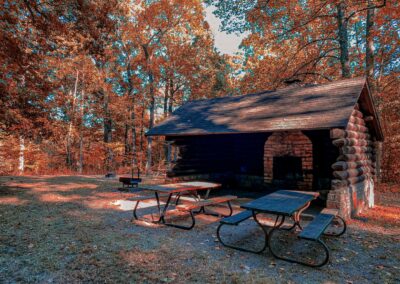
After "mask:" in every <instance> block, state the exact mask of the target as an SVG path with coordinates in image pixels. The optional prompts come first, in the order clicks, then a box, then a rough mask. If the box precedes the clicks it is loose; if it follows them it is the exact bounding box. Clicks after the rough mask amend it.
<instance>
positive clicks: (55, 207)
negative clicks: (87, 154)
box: [0, 176, 400, 283]
mask: <svg viewBox="0 0 400 284" xmlns="http://www.w3.org/2000/svg"><path fill="white" fill-rule="evenodd" d="M149 181H151V180H150V179H149ZM118 186H119V185H118V183H117V181H116V180H106V179H104V178H103V177H100V176H27V177H11V176H4V177H1V178H0V218H1V220H2V221H1V223H0V226H1V227H0V232H1V233H0V240H1V241H0V275H1V279H2V280H1V282H2V283H15V282H39V283H52V282H55V283H82V282H108V283H109V282H120V283H121V282H125V283H126V282H131V283H132V282H141V283H146V282H149V283H153V282H158V283H162V282H164V283H188V282H189V283H191V282H199V283H205V282H206V283H215V282H219V283H244V282H252V283H304V282H307V283H366V282H369V283H396V282H399V281H400V267H399V262H400V203H399V200H400V199H399V193H398V189H396V188H394V187H390V186H387V185H385V186H382V187H381V188H379V189H381V190H382V191H383V192H382V191H379V190H377V191H376V201H377V206H376V207H375V208H373V209H371V210H369V211H367V212H365V213H364V214H362V215H361V216H360V217H358V218H356V219H353V220H350V221H348V227H349V228H348V231H347V232H346V235H345V237H344V238H339V239H333V240H329V239H328V240H327V244H328V245H329V246H330V248H331V250H332V259H331V261H330V263H328V264H327V265H326V266H324V267H322V268H318V269H314V268H308V267H304V266H301V265H297V264H291V263H287V262H284V261H280V260H276V259H274V258H272V256H271V255H270V254H269V253H268V251H266V252H264V253H262V254H260V255H254V254H249V253H245V252H239V251H235V250H232V249H228V248H224V247H223V246H221V244H220V243H218V241H217V240H216V236H215V231H216V227H217V224H218V220H219V219H218V218H216V217H210V216H203V217H202V216H199V218H198V219H199V224H197V225H196V227H195V228H194V229H192V230H190V231H184V230H178V229H176V228H170V227H165V226H161V225H154V224H151V225H149V224H144V223H141V222H135V223H131V214H132V210H131V209H129V206H125V207H124V206H122V207H123V208H121V206H120V205H118V204H120V203H118V202H116V201H118V200H124V199H126V197H127V195H132V193H122V192H119V191H117V190H115V188H117V187H118ZM396 191H397V193H395V192H396ZM239 200H240V202H243V201H244V200H243V199H239ZM238 202H239V201H238ZM234 210H235V211H236V210H237V204H236V203H234Z"/></svg>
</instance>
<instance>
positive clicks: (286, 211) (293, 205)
mask: <svg viewBox="0 0 400 284" xmlns="http://www.w3.org/2000/svg"><path fill="white" fill-rule="evenodd" d="M318 196H319V193H318V192H307V191H292V190H278V191H275V192H273V193H271V194H268V195H265V196H263V197H261V198H258V199H256V200H253V201H250V202H248V203H245V204H243V205H241V206H240V207H242V208H244V209H248V210H255V211H258V212H263V213H272V214H279V215H286V216H292V215H293V214H294V213H295V212H297V211H298V210H300V209H301V208H303V207H304V206H305V205H306V204H307V203H308V202H310V201H312V200H314V199H315V198H317V197H318Z"/></svg>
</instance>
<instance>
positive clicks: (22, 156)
mask: <svg viewBox="0 0 400 284" xmlns="http://www.w3.org/2000/svg"><path fill="white" fill-rule="evenodd" d="M18 170H19V174H20V175H23V174H24V170H25V139H24V137H23V136H22V135H20V136H19V165H18Z"/></svg>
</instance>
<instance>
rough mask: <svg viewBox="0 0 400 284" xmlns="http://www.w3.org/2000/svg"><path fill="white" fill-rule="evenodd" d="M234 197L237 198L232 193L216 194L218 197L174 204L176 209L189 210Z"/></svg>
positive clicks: (226, 200)
mask: <svg viewBox="0 0 400 284" xmlns="http://www.w3.org/2000/svg"><path fill="white" fill-rule="evenodd" d="M236 198H237V196H234V195H225V196H218V197H213V198H209V199H205V200H201V201H198V202H190V203H186V204H180V205H177V206H176V209H177V210H182V211H190V210H194V209H197V208H200V207H203V206H211V205H215V204H219V203H224V202H228V201H231V200H234V199H236Z"/></svg>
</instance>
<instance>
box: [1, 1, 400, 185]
mask: <svg viewBox="0 0 400 284" xmlns="http://www.w3.org/2000/svg"><path fill="white" fill-rule="evenodd" d="M206 5H214V6H215V8H216V10H215V14H216V15H217V16H218V17H219V18H220V19H221V20H222V27H221V28H222V29H223V30H225V31H227V32H232V33H242V32H247V36H246V37H245V38H244V39H243V41H242V44H241V52H240V53H238V54H236V55H226V54H225V55H224V54H221V53H220V52H219V51H218V50H217V49H216V48H215V47H214V38H213V35H212V33H211V30H210V26H209V24H208V23H207V22H206V20H205V7H206ZM0 7H1V11H2V12H1V13H0V95H1V97H0V109H1V111H0V174H11V173H21V174H23V173H34V174H39V173H102V174H103V173H105V172H115V171H117V172H120V173H126V172H130V169H131V168H132V167H133V168H135V169H137V168H140V169H141V170H142V171H145V170H147V171H162V170H163V169H164V160H165V158H164V153H165V149H164V143H163V141H162V139H155V140H153V141H152V140H151V138H147V137H146V136H145V132H146V131H147V130H148V129H149V128H151V127H152V126H153V125H154V124H155V123H156V122H157V121H159V120H161V119H163V118H164V117H167V116H168V115H169V114H170V113H171V112H172V111H173V110H175V109H176V108H177V107H179V106H180V105H182V104H183V103H184V102H185V101H188V100H193V99H200V98H210V97H218V96H226V95H236V94H244V93H248V92H254V91H261V90H265V89H276V88H280V87H283V86H284V81H285V80H288V79H298V80H301V81H302V82H304V83H310V82H312V83H323V82H327V81H333V80H337V79H340V78H341V77H355V76H362V75H365V76H368V77H369V81H370V84H371V87H372V91H373V94H374V97H375V99H376V101H377V103H378V106H379V110H380V114H381V120H382V122H383V128H384V132H385V135H386V137H385V138H386V140H385V142H384V145H383V160H382V169H383V176H382V177H383V178H384V179H386V180H396V179H397V180H398V179H399V177H400V172H399V171H400V170H399V169H400V167H399V164H398V163H399V161H397V160H398V159H396V157H398V156H399V155H400V146H399V145H400V97H399V89H400V88H399V86H400V81H399V72H400V70H399V54H400V46H399V18H400V5H399V4H398V3H397V1H394V0H387V1H375V0H369V1H367V0H366V1H346V0H341V1H333V0H330V1H284V2H282V1H273V0H271V1H265V0H264V1H262V0H251V1H245V3H243V1H240V0H232V1H222V0H207V1H204V2H203V1H199V0H157V1H141V0H136V1H117V0H109V1H76V0H66V1H60V0H54V1H15V2H10V1H4V0H0Z"/></svg>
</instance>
